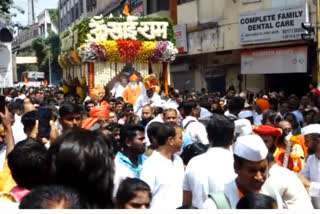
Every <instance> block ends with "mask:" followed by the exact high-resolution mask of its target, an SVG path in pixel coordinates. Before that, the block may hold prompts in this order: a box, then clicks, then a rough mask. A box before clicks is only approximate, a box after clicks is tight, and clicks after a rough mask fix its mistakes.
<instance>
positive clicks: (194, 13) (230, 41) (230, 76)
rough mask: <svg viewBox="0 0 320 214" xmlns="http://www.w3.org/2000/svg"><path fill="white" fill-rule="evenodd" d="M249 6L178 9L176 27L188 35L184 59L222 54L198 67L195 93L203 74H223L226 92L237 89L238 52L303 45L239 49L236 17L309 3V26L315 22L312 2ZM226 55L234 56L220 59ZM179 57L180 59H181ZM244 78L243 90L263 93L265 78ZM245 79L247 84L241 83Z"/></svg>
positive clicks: (244, 0)
mask: <svg viewBox="0 0 320 214" xmlns="http://www.w3.org/2000/svg"><path fill="white" fill-rule="evenodd" d="M248 2H249V1H248V0H235V1H233V0H228V1H227V0H225V1H221V0H210V1H207V0H194V1H191V2H190V1H189V2H187V3H183V4H180V5H178V24H186V25H187V31H188V33H187V40H188V49H189V50H188V53H185V54H184V55H188V56H190V55H191V56H194V57H196V58H198V57H200V56H203V54H205V55H208V56H211V53H217V52H219V53H221V55H220V56H219V57H217V56H211V57H209V59H208V60H207V61H205V62H204V63H201V64H202V66H203V70H201V69H200V71H195V72H198V74H196V82H195V84H196V85H195V87H196V88H197V89H198V90H200V88H201V87H203V85H205V84H203V81H201V78H200V77H198V76H199V75H200V76H205V75H208V74H207V73H206V70H207V71H210V72H218V73H219V72H226V78H225V79H226V88H228V87H229V86H230V85H234V86H235V88H236V89H238V88H239V87H238V86H239V84H240V82H239V78H238V76H239V74H240V72H241V56H240V52H239V51H241V50H243V49H246V48H250V49H251V48H259V47H277V46H283V45H292V44H299V43H300V44H301V43H305V42H304V41H299V42H297V41H294V42H292V41H288V42H274V43H269V44H257V45H249V46H241V45H240V41H239V33H238V31H239V30H238V28H239V26H238V15H239V13H243V12H248V11H256V10H261V9H268V8H272V7H288V6H293V5H304V4H305V3H306V2H308V4H309V15H310V20H311V22H312V23H315V22H316V21H315V20H316V13H315V5H314V4H313V1H312V0H260V1H259V0H257V1H256V2H253V3H248ZM208 23H209V24H211V25H212V26H211V27H204V28H202V29H201V28H200V29H199V26H201V25H204V24H208ZM197 28H198V29H197ZM229 51H232V52H233V53H232V54H231V56H230V55H229V54H226V55H225V57H223V55H224V52H229ZM180 57H182V58H183V56H180ZM228 57H231V58H235V60H232V62H228ZM219 59H220V60H219ZM212 60H215V61H216V62H215V63H212V62H211V61H212ZM180 61H181V60H180ZM182 61H183V60H182ZM198 63H199V62H198ZM230 64H233V66H230ZM173 66H175V65H173ZM212 66H213V68H212ZM218 67H219V69H218ZM210 75H211V76H212V75H213V74H209V76H210ZM245 76H246V77H245ZM245 76H244V75H243V77H242V78H243V80H242V84H241V86H242V88H243V89H244V88H249V89H252V90H253V91H257V90H258V89H264V88H265V87H266V84H265V78H264V75H245ZM245 78H246V80H244V79H245ZM202 79H203V78H202ZM240 79H241V78H240ZM205 82H208V81H205ZM209 82H210V81H209Z"/></svg>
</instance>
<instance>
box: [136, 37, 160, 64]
mask: <svg viewBox="0 0 320 214" xmlns="http://www.w3.org/2000/svg"><path fill="white" fill-rule="evenodd" d="M156 46H157V42H150V41H145V42H142V46H141V48H140V51H139V53H138V55H137V57H136V61H137V62H147V61H148V60H149V59H150V57H151V56H152V54H153V53H154V50H155V49H156Z"/></svg>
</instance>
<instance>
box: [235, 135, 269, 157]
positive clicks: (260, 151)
mask: <svg viewBox="0 0 320 214" xmlns="http://www.w3.org/2000/svg"><path fill="white" fill-rule="evenodd" d="M234 154H235V155H237V156H239V157H241V158H243V159H246V160H249V161H254V162H258V161H262V160H264V159H266V158H267V155H268V148H267V147H266V145H265V144H264V142H263V140H262V139H261V137H260V136H258V135H245V136H240V137H238V138H237V141H236V142H235V147H234Z"/></svg>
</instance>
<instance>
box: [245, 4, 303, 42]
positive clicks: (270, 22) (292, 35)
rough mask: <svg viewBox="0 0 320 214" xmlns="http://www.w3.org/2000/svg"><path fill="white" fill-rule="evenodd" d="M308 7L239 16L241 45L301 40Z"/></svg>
mask: <svg viewBox="0 0 320 214" xmlns="http://www.w3.org/2000/svg"><path fill="white" fill-rule="evenodd" d="M307 16H309V14H306V6H296V7H290V8H271V9H266V10H258V11H253V12H246V13H241V14H240V15H239V38H240V44H241V45H248V44H258V43H268V42H279V41H288V40H300V39H301V34H302V33H304V31H305V30H303V28H302V27H301V23H302V22H305V21H306V20H307Z"/></svg>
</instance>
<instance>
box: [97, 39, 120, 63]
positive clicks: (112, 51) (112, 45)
mask: <svg viewBox="0 0 320 214" xmlns="http://www.w3.org/2000/svg"><path fill="white" fill-rule="evenodd" d="M100 44H101V45H102V47H103V48H104V50H105V52H106V55H107V59H108V61H111V62H120V61H121V55H120V53H119V51H118V44H117V42H116V41H113V40H109V41H104V42H101V43H100Z"/></svg>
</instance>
